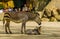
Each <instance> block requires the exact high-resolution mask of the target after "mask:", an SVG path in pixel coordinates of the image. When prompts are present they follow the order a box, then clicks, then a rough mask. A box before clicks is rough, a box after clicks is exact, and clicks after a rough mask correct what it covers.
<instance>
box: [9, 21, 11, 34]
mask: <svg viewBox="0 0 60 39" xmlns="http://www.w3.org/2000/svg"><path fill="white" fill-rule="evenodd" d="M9 24H10V21H9V22H8V30H9V33H10V34H12V32H11V30H10V26H9Z"/></svg>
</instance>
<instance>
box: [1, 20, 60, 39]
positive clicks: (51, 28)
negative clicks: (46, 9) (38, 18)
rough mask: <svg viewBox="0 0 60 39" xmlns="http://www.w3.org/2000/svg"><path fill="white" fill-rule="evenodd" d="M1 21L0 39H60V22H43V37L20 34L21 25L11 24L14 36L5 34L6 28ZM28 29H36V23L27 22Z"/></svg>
mask: <svg viewBox="0 0 60 39" xmlns="http://www.w3.org/2000/svg"><path fill="white" fill-rule="evenodd" d="M2 25H3V24H2V21H0V39H60V22H54V23H52V22H44V23H43V22H42V25H41V26H42V28H41V35H27V34H20V29H21V23H19V24H16V23H14V22H11V24H10V28H11V31H12V33H13V34H5V30H4V26H2ZM26 25H27V26H26V28H27V29H34V28H36V26H37V27H38V26H39V25H37V24H36V23H35V22H27V24H26Z"/></svg>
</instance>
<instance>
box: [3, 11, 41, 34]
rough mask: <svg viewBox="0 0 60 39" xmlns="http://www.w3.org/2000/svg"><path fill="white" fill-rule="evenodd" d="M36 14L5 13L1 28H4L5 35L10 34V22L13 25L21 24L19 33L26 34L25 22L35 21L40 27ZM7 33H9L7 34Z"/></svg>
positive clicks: (39, 20)
mask: <svg viewBox="0 0 60 39" xmlns="http://www.w3.org/2000/svg"><path fill="white" fill-rule="evenodd" d="M39 16H40V15H39V14H38V13H32V12H22V11H21V12H6V13H4V17H3V26H5V32H6V34H9V33H10V34H11V33H12V32H11V30H10V26H9V25H10V21H13V22H15V23H22V26H21V33H22V34H23V33H26V22H27V21H35V22H36V23H37V24H38V25H41V19H40V17H39ZM8 31H9V32H8Z"/></svg>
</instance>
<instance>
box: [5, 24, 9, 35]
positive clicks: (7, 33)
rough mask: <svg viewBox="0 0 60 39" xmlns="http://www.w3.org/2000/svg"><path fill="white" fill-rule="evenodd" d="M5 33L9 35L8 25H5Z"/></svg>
mask: <svg viewBox="0 0 60 39" xmlns="http://www.w3.org/2000/svg"><path fill="white" fill-rule="evenodd" d="M5 32H6V34H8V30H7V23H6V24H5Z"/></svg>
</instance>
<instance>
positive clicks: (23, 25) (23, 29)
mask: <svg viewBox="0 0 60 39" xmlns="http://www.w3.org/2000/svg"><path fill="white" fill-rule="evenodd" d="M25 31H26V28H25V23H22V27H21V33H22V34H23V33H25Z"/></svg>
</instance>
